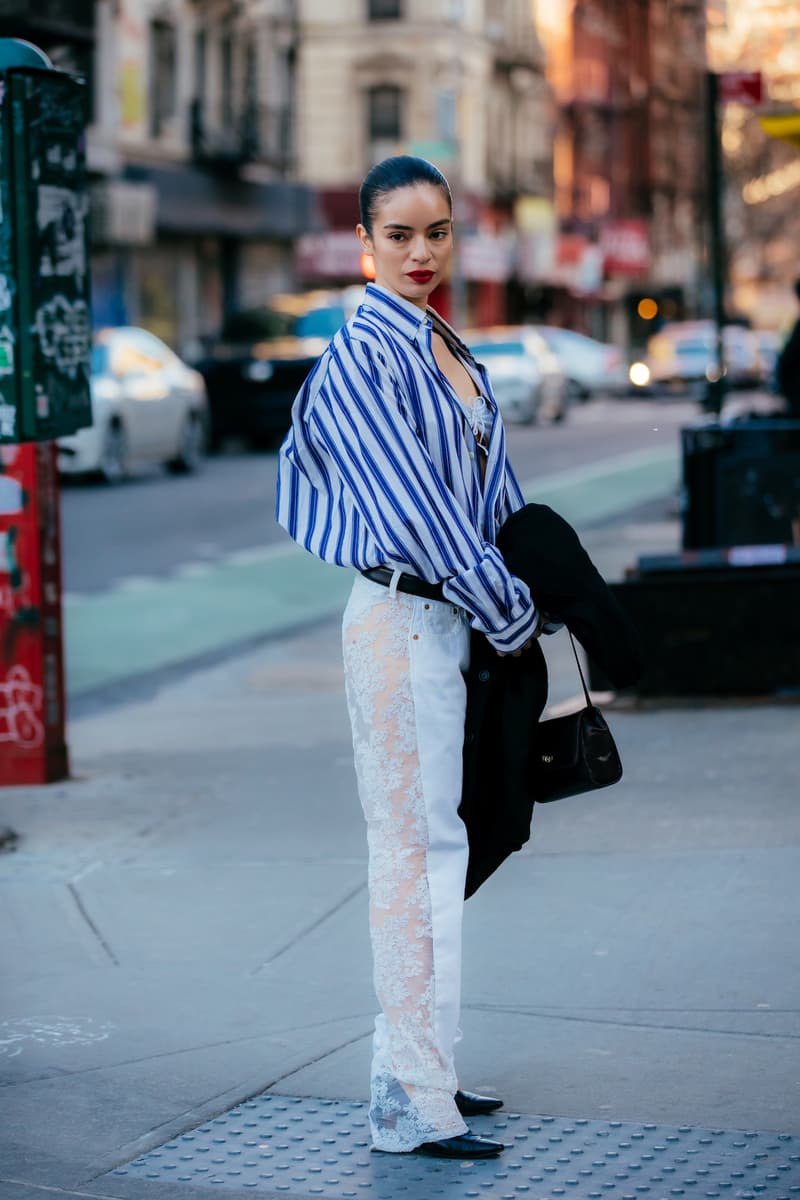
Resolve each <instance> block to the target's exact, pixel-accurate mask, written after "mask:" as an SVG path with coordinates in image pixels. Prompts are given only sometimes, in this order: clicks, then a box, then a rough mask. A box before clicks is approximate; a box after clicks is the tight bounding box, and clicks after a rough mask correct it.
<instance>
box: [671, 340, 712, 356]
mask: <svg viewBox="0 0 800 1200" xmlns="http://www.w3.org/2000/svg"><path fill="white" fill-rule="evenodd" d="M711 345H712V342H711V339H710V338H704V339H703V340H702V341H694V342H676V343H675V353H676V354H708V352H709V350H710V349H711Z"/></svg>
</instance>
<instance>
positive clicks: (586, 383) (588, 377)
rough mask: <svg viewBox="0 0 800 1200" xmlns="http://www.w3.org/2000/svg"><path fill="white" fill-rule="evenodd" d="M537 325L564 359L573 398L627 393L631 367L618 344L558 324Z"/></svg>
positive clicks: (559, 357)
mask: <svg viewBox="0 0 800 1200" xmlns="http://www.w3.org/2000/svg"><path fill="white" fill-rule="evenodd" d="M534 328H535V330H536V332H537V333H538V334H539V335H540V337H542V338H544V340H545V342H547V345H548V346H549V347H550V349H551V350H552V351H553V353H554V354H555V355H556V357H557V358H558V361H559V362H560V363H561V369H562V371H563V372H564V374H565V375H566V377H567V381H568V383H569V388H570V394H571V395H572V397H573V399H575V400H590V399H591V398H592V396H596V395H604V396H624V395H627V393H628V391H629V390H630V383H629V380H628V370H627V367H626V365H625V363H624V361H623V357H622V353H621V352H620V350H619V348H618V347H617V346H613V345H611V343H609V342H598V341H597V340H596V338H591V337H587V336H586V334H584V333H576V332H575V330H574V329H561V328H559V327H558V326H556V325H535V326H534Z"/></svg>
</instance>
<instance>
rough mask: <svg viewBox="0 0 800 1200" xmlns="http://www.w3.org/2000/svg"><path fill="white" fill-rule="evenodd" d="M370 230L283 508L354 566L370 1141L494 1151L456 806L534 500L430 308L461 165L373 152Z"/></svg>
mask: <svg viewBox="0 0 800 1200" xmlns="http://www.w3.org/2000/svg"><path fill="white" fill-rule="evenodd" d="M359 199H360V208H361V223H360V225H359V226H358V228H357V231H356V232H357V234H358V237H359V239H360V241H361V245H362V246H363V248H364V250H365V251H366V253H367V254H370V255H372V257H373V259H374V263H375V282H374V283H373V284H370V285H369V286H368V287H367V291H366V298H365V300H364V302H363V303H362V305H361V306H360V308H359V309H358V311H357V312H356V314H355V316H354V317H353V318H352V319H351V320H350V321H349V322H348V323H347V325H346V326H345V327H344V328H343V329H341V330H340V331H339V333H338V334H337V335H336V337H335V338H334V339H333V341H332V342H331V344H330V346H329V348H328V350H327V351H326V352H325V354H324V355H323V356H322V358H321V359H320V361H319V363H318V364H317V366H316V368H315V369H314V370H313V371H312V373H311V375H310V376H309V378H308V380H307V381H306V383H305V385H304V387H303V389H302V391H301V392H300V394H299V396H298V398H297V400H296V402H295V406H294V410H293V424H292V429H291V431H290V433H289V434H288V436H287V438H286V440H285V442H284V444H283V446H282V448H281V459H280V471H279V492H278V520H279V522H280V523H281V524H282V525H283V526H284V527H285V528H286V529H287V530H288V532H289V533H290V534H291V536H292V537H293V538H294V539H295V540H296V541H298V542H299V543H300V544H301V545H303V546H305V548H306V549H307V550H309V551H311V553H312V554H315V555H317V556H318V557H320V558H322V559H324V560H325V561H326V562H331V563H337V564H339V565H340V566H346V567H354V568H356V570H358V571H359V572H360V574H359V575H358V576H357V577H356V580H355V583H354V586H353V591H352V593H351V596H350V599H349V601H348V604H347V608H346V611H345V614H344V624H343V644H344V663H345V680H346V687H347V700H348V708H349V711H350V719H351V723H352V730H353V745H354V750H355V766H356V775H357V780H358V788H359V796H360V799H361V803H362V805H363V809H364V814H365V816H366V820H367V838H368V844H369V893H370V932H371V938H372V947H373V956H374V977H375V987H376V992H377V996H378V1000H379V1003H380V1007H381V1014H380V1015H379V1016H378V1018H377V1019H376V1023H375V1036H374V1042H373V1062H372V1080H371V1082H372V1100H371V1106H370V1125H371V1130H372V1139H373V1146H374V1148H375V1149H377V1150H384V1151H390V1152H394V1153H402V1152H409V1151H416V1152H417V1153H423V1154H430V1155H436V1156H441V1157H450V1158H476V1157H488V1156H491V1155H494V1154H497V1153H499V1152H500V1151H501V1150H502V1149H503V1146H502V1145H501V1144H500V1143H498V1142H493V1141H490V1140H489V1139H487V1138H480V1137H477V1136H476V1135H474V1134H472V1133H470V1131H469V1130H468V1128H467V1126H466V1124H465V1122H464V1119H463V1118H464V1116H465V1115H474V1114H476V1113H483V1112H490V1111H492V1109H494V1108H498V1107H500V1105H501V1103H502V1102H501V1101H500V1100H495V1099H493V1098H492V1097H481V1096H475V1095H473V1094H471V1093H465V1092H462V1091H460V1090H459V1088H458V1083H457V1079H456V1073H455V1067H454V1061H453V1053H454V1047H455V1044H456V1042H457V1040H458V1038H459V1036H460V1032H459V1028H458V1022H459V1005H460V976H461V918H462V909H463V897H464V878H465V872H466V866H467V840H466V833H465V830H464V825H463V823H462V821H461V820H460V818H459V816H458V805H459V801H460V797H461V770H462V766H461V762H462V743H463V733H464V713H465V700H466V698H465V687H464V679H463V675H462V671H463V670H464V669H465V668H466V666H467V665H468V654H469V636H470V626H471V627H472V628H473V629H476V630H478V631H480V632H481V633H483V634H485V636H486V637H487V638H488V639H489V642H490V643H491V645H492V646H493V647H494V649H495V650H496V651H497V652H498V653H499V654H519V653H521V652H522V650H524V649H526V648H527V647H528V646H529V645H530V644H531V642H532V639H533V638H535V637H537V636H538V633H539V626H540V620H539V614H538V613H537V611H536V609H535V607H534V604H533V602H532V601H531V596H530V592H529V590H528V588H527V586H526V585H525V584H524V583H523V582H522V581H521V580H519V579H517V578H515V577H513V576H512V575H511V574H510V573H509V571H508V570H507V569H506V566H505V564H504V562H503V559H502V557H501V555H500V554H499V552H498V551H497V549H496V548H495V546H494V544H493V542H494V537H495V533H496V530H497V529H498V528H499V527H500V525H501V524H502V522H503V521H504V520H505V519H506V517H507V516H508V515H509V514H510V513H511V512H513V511H515V510H516V509H518V508H519V507H521V505H522V503H523V500H522V496H521V494H520V490H519V486H518V485H517V482H516V480H515V479H514V476H513V474H512V473H511V470H510V467H509V466H508V464H507V462H506V457H505V442H504V435H503V427H502V423H501V421H500V418H499V415H498V412H497V407H496V405H495V402H494V400H493V398H492V394H491V389H490V387H489V381H488V379H487V376H486V373H485V371H484V370H483V368H482V367H480V366H479V365H478V364H477V363H476V362H475V361H474V359H473V358H472V356H471V355H470V353H469V351H468V350H467V348H466V347H465V346H464V345H463V343H462V342H461V341H460V340H459V339H458V337H457V336H456V334H455V333H454V332H453V330H452V329H451V328H450V327H449V325H447V324H446V323H445V322H444V321H443V320H442V319H441V317H439V316H438V314H437V313H436V312H435V311H434V310H433V309H430V308H428V307H427V299H428V296H429V295H430V293H431V292H432V291H433V289H434V288H435V287H436V286H437V285H438V284H439V283H441V282H442V280H443V279H445V278H446V275H447V269H448V265H449V263H450V259H451V256H452V253H453V221H452V202H451V197H450V191H449V188H448V185H447V181H446V180H445V178H444V176H443V175H442V174H441V173H440V172H439V171H438V170H437V169H436V167H434V166H433V165H432V164H431V163H429V162H426V161H425V160H424V159H418V158H412V157H407V156H401V157H397V158H390V159H387V160H386V161H385V162H382V163H379V164H378V165H377V166H376V167H374V168H373V169H372V170H371V171H370V172H369V174H368V175H367V177H366V179H365V180H364V182H363V184H362V186H361V192H360V197H359Z"/></svg>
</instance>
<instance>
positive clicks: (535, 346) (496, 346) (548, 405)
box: [464, 325, 569, 425]
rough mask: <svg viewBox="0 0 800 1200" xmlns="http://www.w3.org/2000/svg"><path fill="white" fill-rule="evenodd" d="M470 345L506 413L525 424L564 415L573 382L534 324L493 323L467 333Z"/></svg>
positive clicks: (507, 417) (553, 419)
mask: <svg viewBox="0 0 800 1200" xmlns="http://www.w3.org/2000/svg"><path fill="white" fill-rule="evenodd" d="M464 341H465V342H466V344H467V346H469V349H470V351H471V352H472V354H473V355H474V356H475V358H476V359H477V360H478V362H480V363H482V365H483V366H485V367H486V370H487V371H488V373H489V379H490V381H491V384H492V391H493V393H494V396H495V399H496V400H497V404H498V407H499V408H500V411H501V412H502V414H503V417H504V418H505V419H506V420H508V421H516V422H518V423H520V424H523V425H526V424H530V423H531V422H533V421H540V420H547V421H563V420H564V417H566V415H567V411H568V409H569V384H568V382H567V378H566V376H565V374H564V372H563V371H562V369H561V367H560V365H559V361H558V358H557V357H556V355H555V354H553V352H552V350H550V349H549V348H548V346H547V343H546V342H545V340H544V338H542V337H540V335H539V334H538V333H537V332H536V330H535V329H532V328H531V327H529V326H525V325H520V326H494V327H492V328H490V329H475V330H471V331H469V332H467V333H466V334H465V335H464Z"/></svg>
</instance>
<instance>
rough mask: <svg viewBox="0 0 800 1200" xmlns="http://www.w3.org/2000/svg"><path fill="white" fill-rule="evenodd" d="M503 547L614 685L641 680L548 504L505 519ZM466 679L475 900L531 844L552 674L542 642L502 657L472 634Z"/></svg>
mask: <svg viewBox="0 0 800 1200" xmlns="http://www.w3.org/2000/svg"><path fill="white" fill-rule="evenodd" d="M497 546H498V549H499V550H500V552H501V554H502V555H503V558H504V559H505V562H506V564H507V566H508V568H509V570H510V571H511V572H512V574H514V575H516V576H518V577H519V578H520V579H524V580H525V582H526V583H527V584H528V586H529V588H530V589H531V595H532V597H533V600H534V603H535V604H536V607H537V608H538V609H539V610H540V611H541V612H544V613H546V614H547V615H548V616H549V617H551V618H553V619H554V620H557V621H561V622H563V623H564V624H565V625H566V626H567V628H568V629H569V630H570V631H571V632H572V633H573V634H574V636H575V637H576V638H577V639H578V641H579V642H580V643H581V645H582V646H583V647H584V649H585V650H586V651H587V653H588V654H589V655H590V656H591V657H592V658H593V659H594V660H595V662H596V663H597V664H598V666H600V667H601V668H602V670H603V671H604V672H605V674H606V675H607V676H608V678H609V679H610V680H611V681H612V683H613V684H614V685H615V687H620V688H622V687H628V686H630V685H631V684H633V683H635V682H636V680H637V679H638V678H639V676H640V675H641V673H642V659H641V652H640V650H639V644H638V638H637V635H636V631H635V629H634V628H633V626H632V625H631V622H630V620H629V619H628V617H627V616H626V615H625V613H624V612H623V611H622V609H621V608H620V606H619V604H618V603H617V601H616V599H615V598H614V596H613V595H612V593H611V591H610V589H609V588H608V586H607V584H606V583H605V581H604V580H603V578H602V576H601V575H600V573H599V572H598V571H597V568H596V567H595V566H594V564H593V562H592V560H591V559H590V558H589V555H588V554H587V553H586V551H585V550H584V548H583V546H582V545H581V543H580V540H579V538H578V535H577V534H576V532H575V530H574V529H573V528H572V526H571V525H570V524H569V523H568V522H567V521H565V520H564V519H563V517H560V516H559V515H558V513H556V512H554V511H553V510H552V509H551V508H548V507H547V506H546V505H544V504H526V505H525V507H524V508H521V509H520V510H519V511H518V512H516V513H514V514H513V515H512V516H511V517H509V519H508V521H506V523H505V525H504V526H503V528H502V529H501V530H500V533H499V535H498V538H497ZM466 679H467V716H466V723H465V731H464V782H463V791H462V800H461V805H460V807H459V813H460V814H461V817H462V819H463V821H464V823H465V825H466V827H467V836H468V839H469V866H468V868H467V884H466V895H467V896H471V895H472V894H473V893H474V892H475V891H477V889H478V888H479V887H480V885H481V884H482V883H483V882H484V881H485V880H486V879H488V877H489V876H490V875H491V874H492V873H493V872H494V871H495V870H496V869H497V868H498V867H499V866H500V864H501V863H502V862H503V861H504V860H505V859H506V858H507V857H508V856H509V854H511V853H512V852H513V851H514V850H519V849H520V847H522V846H523V845H524V844H525V842H527V840H528V838H529V837H530V829H531V818H532V815H533V805H534V801H535V800H536V797H535V795H534V794H533V791H532V787H531V783H532V779H533V773H532V770H531V751H532V747H533V740H534V734H535V730H536V725H537V723H538V721H539V718H540V717H541V715H542V711H543V709H544V706H545V704H546V703H547V668H546V665H545V661H544V655H543V654H542V651H541V649H540V648H539V646H538V644H534V645H533V646H532V647H531V648H530V649H529V650H526V651H524V652H523V653H522V654H521V655H520V657H519V658H514V657H513V656H508V657H505V658H501V657H498V655H497V654H496V653H495V651H494V650H493V649H492V647H491V646H490V645H489V642H488V641H487V640H486V638H485V637H484V636H483V635H482V634H479V633H475V632H473V634H472V642H471V657H470V665H469V670H468V672H467V675H466Z"/></svg>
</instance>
